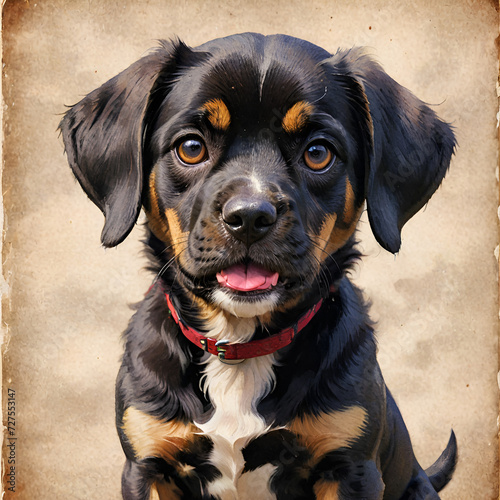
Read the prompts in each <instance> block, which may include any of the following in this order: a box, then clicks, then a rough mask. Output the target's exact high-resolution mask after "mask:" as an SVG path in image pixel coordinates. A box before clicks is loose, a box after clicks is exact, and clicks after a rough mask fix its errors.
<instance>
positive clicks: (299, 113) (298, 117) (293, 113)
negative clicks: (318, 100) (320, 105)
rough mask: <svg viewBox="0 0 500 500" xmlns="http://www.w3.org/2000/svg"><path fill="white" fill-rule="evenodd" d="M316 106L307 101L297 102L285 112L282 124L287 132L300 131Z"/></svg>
mask: <svg viewBox="0 0 500 500" xmlns="http://www.w3.org/2000/svg"><path fill="white" fill-rule="evenodd" d="M313 110H314V106H313V105H312V104H309V103H308V102H306V101H299V102H297V103H295V104H294V105H293V106H292V107H291V108H290V109H289V110H288V111H287V112H286V114H285V116H284V118H283V120H282V122H281V126H282V127H283V130H284V131H285V132H286V133H287V134H294V133H297V132H300V131H301V130H302V129H303V128H304V126H305V124H306V123H307V120H308V119H309V117H310V116H311V114H312V112H313Z"/></svg>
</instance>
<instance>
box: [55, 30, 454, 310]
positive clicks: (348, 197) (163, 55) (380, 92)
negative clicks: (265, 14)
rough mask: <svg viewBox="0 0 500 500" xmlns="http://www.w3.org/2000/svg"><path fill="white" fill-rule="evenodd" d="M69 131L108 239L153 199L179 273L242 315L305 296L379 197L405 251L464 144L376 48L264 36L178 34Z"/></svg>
mask: <svg viewBox="0 0 500 500" xmlns="http://www.w3.org/2000/svg"><path fill="white" fill-rule="evenodd" d="M61 129H62V131H63V136H64V139H65V144H66V150H67V153H68V158H69V161H70V164H71V166H72V168H73V170H74V172H75V174H76V176H77V177H78V179H79V181H80V182H81V184H82V186H83V187H84V189H85V190H86V192H87V194H88V195H89V196H90V198H91V199H92V200H93V201H94V202H95V203H96V204H97V205H98V206H99V207H100V208H101V209H102V210H103V212H104V214H105V216H106V224H105V228H104V231H103V236H102V238H103V243H104V244H105V245H106V246H113V245H116V244H118V243H119V242H120V241H122V240H123V239H124V238H125V237H126V235H127V234H128V232H129V231H130V229H131V228H132V226H133V224H134V223H135V220H136V218H137V215H138V211H139V209H140V206H141V204H142V205H143V206H144V208H145V211H146V214H147V216H148V220H149V226H150V229H151V230H152V232H153V233H154V235H155V237H156V238H157V239H158V240H160V241H161V242H163V244H164V249H165V252H167V253H168V255H169V256H170V255H171V258H172V260H171V263H170V265H171V266H173V267H174V268H175V272H176V277H177V279H178V281H179V283H181V284H182V286H183V287H184V288H185V289H186V290H188V291H189V292H190V293H191V294H193V295H194V296H196V297H199V298H201V299H202V300H203V301H204V302H205V303H206V304H209V305H211V306H213V307H222V308H223V309H225V310H227V311H229V312H231V313H233V314H235V315H237V316H255V315H264V314H266V313H268V312H270V311H273V310H276V309H278V310H286V309H287V308H290V307H293V306H295V305H296V304H297V303H298V302H300V300H301V299H302V298H303V297H304V295H305V294H306V293H307V291H308V290H310V289H311V288H312V287H313V286H314V284H315V283H319V281H320V280H319V278H318V277H319V276H320V275H321V273H322V269H323V270H324V268H325V266H327V261H332V262H334V261H335V253H336V252H337V251H338V250H339V249H340V248H342V247H343V246H344V245H345V244H346V242H348V241H349V240H350V238H351V236H352V234H353V232H354V230H355V227H356V223H357V221H358V218H359V215H360V212H361V210H362V207H363V204H364V201H365V200H367V202H368V211H369V217H370V223H371V225H372V229H373V231H374V233H375V236H376V237H377V239H378V241H379V242H380V243H381V244H382V245H383V246H384V247H385V248H386V249H388V250H390V251H393V252H395V251H397V250H398V249H399V245H400V230H401V227H402V226H403V224H404V223H405V222H406V221H407V220H408V219H409V218H410V217H411V216H412V215H413V214H414V213H415V212H416V211H417V210H419V209H420V208H421V207H422V206H423V204H424V203H426V202H427V200H428V199H429V197H430V196H431V195H432V193H433V192H434V191H435V189H436V188H437V186H438V185H439V183H440V181H441V179H442V178H443V176H444V174H445V172H446V169H447V167H448V164H449V160H450V157H451V154H452V150H453V146H454V140H453V136H452V134H451V132H450V131H449V128H448V127H447V126H446V125H445V124H443V123H442V122H441V121H439V119H438V118H437V117H436V116H435V114H434V113H433V112H432V111H431V110H430V109H429V108H428V107H426V106H425V105H424V104H423V103H422V102H421V101H419V100H418V99H416V98H415V97H414V96H413V95H411V94H410V93H409V92H408V91H407V90H406V89H404V88H402V87H400V86H399V85H398V84H397V83H396V82H394V81H393V80H392V79H390V78H389V77H388V76H387V75H386V74H385V73H384V72H383V71H382V70H381V69H380V67H379V66H378V65H376V64H375V63H373V62H372V61H371V60H369V59H368V58H367V57H366V56H364V55H363V54H362V53H361V52H360V51H350V52H341V53H337V54H336V55H334V56H331V55H330V54H329V53H327V52H325V51H324V50H322V49H320V48H318V47H316V46H314V45H311V44H309V43H307V42H304V41H302V40H297V39H294V38H290V37H284V36H274V37H263V36H260V35H254V34H246V35H237V36H233V37H228V38H226V39H221V40H215V41H213V42H209V43H208V44H206V45H203V46H201V47H199V48H198V49H195V50H192V49H188V48H187V47H186V46H184V45H183V44H181V43H180V42H174V43H171V44H168V43H165V44H163V46H162V48H161V49H159V50H158V51H157V52H155V53H153V54H152V55H150V56H147V57H145V58H143V59H141V60H140V61H138V62H137V63H135V64H134V65H132V66H131V67H130V68H129V69H128V70H126V71H125V72H123V73H122V74H120V75H118V76H117V77H116V78H114V79H113V80H110V81H109V82H107V83H106V84H104V85H103V87H101V88H100V89H98V90H96V91H95V92H93V93H92V94H90V95H89V96H87V97H86V98H85V99H84V100H83V101H81V102H80V103H79V104H77V105H76V106H74V107H73V108H72V109H71V110H70V111H69V112H68V113H67V115H66V117H65V119H64V120H63V122H62V124H61ZM323 272H324V271H323ZM326 281H328V279H326Z"/></svg>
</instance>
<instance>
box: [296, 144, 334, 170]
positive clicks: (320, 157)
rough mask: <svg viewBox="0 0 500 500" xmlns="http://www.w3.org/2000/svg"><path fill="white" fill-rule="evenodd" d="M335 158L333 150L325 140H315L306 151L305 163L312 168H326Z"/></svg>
mask: <svg viewBox="0 0 500 500" xmlns="http://www.w3.org/2000/svg"><path fill="white" fill-rule="evenodd" d="M334 160H335V155H334V153H333V152H332V150H331V149H330V148H329V147H328V145H327V144H325V143H324V142H314V143H312V144H310V145H309V146H307V149H306V150H305V152H304V163H305V164H306V165H307V166H308V167H309V168H310V169H311V170H316V171H319V170H324V169H325V168H327V167H328V166H330V165H331V163H332V162H333V161H334Z"/></svg>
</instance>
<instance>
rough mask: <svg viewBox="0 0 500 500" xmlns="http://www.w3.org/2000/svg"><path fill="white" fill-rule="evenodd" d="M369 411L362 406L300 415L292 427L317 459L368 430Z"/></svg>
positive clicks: (347, 443) (349, 442) (290, 427)
mask: <svg viewBox="0 0 500 500" xmlns="http://www.w3.org/2000/svg"><path fill="white" fill-rule="evenodd" d="M366 421H367V413H366V410H365V409H364V408H362V407H361V406H351V407H350V408H348V409H346V410H342V411H336V412H333V413H322V414H321V415H319V416H317V417H316V416H312V415H307V416H304V417H297V418H296V419H295V420H293V421H292V422H291V424H290V425H289V426H288V427H289V429H290V430H291V431H292V432H295V433H296V434H297V435H298V436H299V438H300V439H301V441H302V442H303V443H304V445H305V446H306V447H307V448H308V449H309V450H310V451H311V453H312V454H313V456H314V458H315V459H316V460H318V459H320V458H321V457H322V456H323V455H325V454H326V453H328V452H330V451H333V450H337V449H339V448H343V447H346V446H349V445H350V444H351V443H352V442H353V441H355V440H356V439H357V438H359V437H361V436H362V435H363V432H364V428H365V424H366Z"/></svg>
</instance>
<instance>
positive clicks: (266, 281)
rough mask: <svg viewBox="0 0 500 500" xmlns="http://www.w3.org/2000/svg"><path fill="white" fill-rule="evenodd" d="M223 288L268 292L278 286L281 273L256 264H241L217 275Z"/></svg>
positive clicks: (223, 270)
mask: <svg viewBox="0 0 500 500" xmlns="http://www.w3.org/2000/svg"><path fill="white" fill-rule="evenodd" d="M216 277H217V281H218V283H219V285H220V286H221V287H222V288H228V289H230V290H234V291H237V292H256V291H268V290H271V288H273V287H275V286H276V285H277V284H278V279H279V273H277V272H275V271H270V270H269V269H266V268H264V267H262V266H260V265H258V264H256V263H255V262H241V263H239V264H234V265H232V266H229V267H228V268H226V269H222V270H221V271H220V272H218V273H217V275H216Z"/></svg>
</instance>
